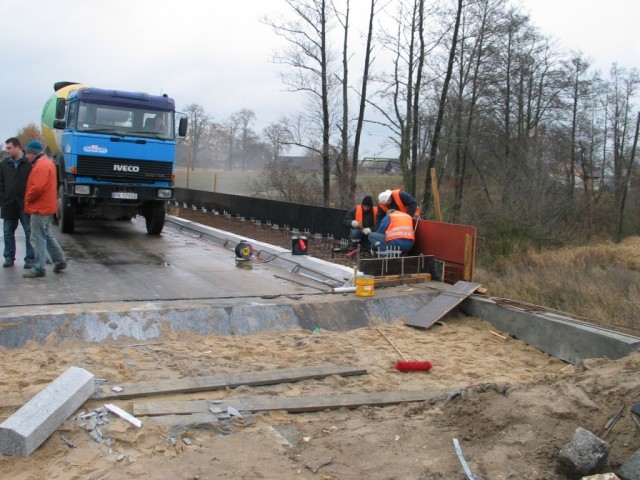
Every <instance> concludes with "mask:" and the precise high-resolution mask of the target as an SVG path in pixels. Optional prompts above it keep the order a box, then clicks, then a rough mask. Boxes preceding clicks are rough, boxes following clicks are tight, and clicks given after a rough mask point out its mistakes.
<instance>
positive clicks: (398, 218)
mask: <svg viewBox="0 0 640 480" xmlns="http://www.w3.org/2000/svg"><path fill="white" fill-rule="evenodd" d="M387 215H389V217H391V221H390V222H389V226H388V227H387V230H386V232H385V234H386V238H387V242H390V241H391V240H396V239H399V238H404V239H407V240H415V239H416V235H415V233H414V231H413V218H412V217H411V216H409V215H407V214H406V213H404V212H400V211H398V210H396V211H394V212H391V213H388V214H387Z"/></svg>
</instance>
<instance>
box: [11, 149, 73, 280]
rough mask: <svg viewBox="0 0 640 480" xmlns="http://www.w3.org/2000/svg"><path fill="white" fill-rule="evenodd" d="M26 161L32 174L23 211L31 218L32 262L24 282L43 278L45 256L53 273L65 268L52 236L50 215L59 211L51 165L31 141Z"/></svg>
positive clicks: (63, 257)
mask: <svg viewBox="0 0 640 480" xmlns="http://www.w3.org/2000/svg"><path fill="white" fill-rule="evenodd" d="M25 157H26V159H27V160H28V161H29V163H31V173H30V174H29V179H28V180H27V189H26V192H25V195H24V210H25V212H27V213H28V214H30V215H31V245H32V246H33V250H34V253H35V259H34V261H33V266H32V267H31V270H30V271H29V272H27V273H25V274H24V275H22V276H23V277H25V278H37V277H44V276H45V273H46V268H45V267H46V262H47V252H48V253H49V256H50V257H51V261H52V262H53V272H54V273H60V272H62V270H64V269H65V268H67V261H66V259H65V256H64V252H63V251H62V248H61V247H60V244H59V243H58V241H57V240H56V239H55V237H54V236H53V235H51V223H52V221H53V215H54V214H55V213H56V212H57V211H58V202H57V197H58V179H57V175H56V166H55V165H54V163H53V161H52V160H51V159H50V158H49V157H47V156H46V155H45V154H44V153H42V144H41V143H40V142H38V141H37V140H32V141H30V142H29V143H27V146H26V147H25Z"/></svg>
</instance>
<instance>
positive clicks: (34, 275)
mask: <svg viewBox="0 0 640 480" xmlns="http://www.w3.org/2000/svg"><path fill="white" fill-rule="evenodd" d="M44 275H45V273H44V272H42V271H40V270H31V271H30V272H27V273H23V274H22V276H23V277H24V278H39V277H44Z"/></svg>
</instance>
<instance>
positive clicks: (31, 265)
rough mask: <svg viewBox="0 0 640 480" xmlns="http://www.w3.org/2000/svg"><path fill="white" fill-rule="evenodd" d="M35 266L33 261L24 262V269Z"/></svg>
mask: <svg viewBox="0 0 640 480" xmlns="http://www.w3.org/2000/svg"><path fill="white" fill-rule="evenodd" d="M32 268H33V262H29V261H26V262H24V269H25V270H31V269H32Z"/></svg>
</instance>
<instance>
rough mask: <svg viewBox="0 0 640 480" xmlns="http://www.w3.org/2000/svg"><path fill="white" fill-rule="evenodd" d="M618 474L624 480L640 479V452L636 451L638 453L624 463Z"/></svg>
mask: <svg viewBox="0 0 640 480" xmlns="http://www.w3.org/2000/svg"><path fill="white" fill-rule="evenodd" d="M616 473H617V474H618V476H619V477H620V478H621V479H622V480H632V479H634V478H640V450H636V453H634V454H633V455H632V456H631V458H630V459H629V460H627V461H626V462H624V463H623V464H622V466H621V467H620V468H619V469H618V471H617V472H616Z"/></svg>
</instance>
